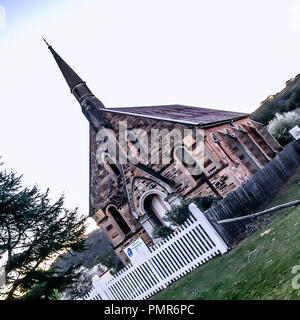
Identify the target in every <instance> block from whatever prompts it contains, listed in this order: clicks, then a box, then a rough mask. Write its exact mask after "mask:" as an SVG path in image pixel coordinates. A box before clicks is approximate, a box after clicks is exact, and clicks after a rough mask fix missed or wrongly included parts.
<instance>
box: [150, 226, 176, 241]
mask: <svg viewBox="0 0 300 320" xmlns="http://www.w3.org/2000/svg"><path fill="white" fill-rule="evenodd" d="M172 232H173V230H172V229H171V228H170V227H166V226H156V227H154V230H153V232H152V236H153V238H163V239H165V238H167V237H168V236H169V235H170V234H171V233H172Z"/></svg>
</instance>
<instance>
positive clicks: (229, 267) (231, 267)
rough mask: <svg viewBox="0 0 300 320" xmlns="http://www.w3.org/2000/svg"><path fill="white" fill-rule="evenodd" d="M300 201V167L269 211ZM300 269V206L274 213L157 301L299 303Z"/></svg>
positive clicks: (164, 292)
mask: <svg viewBox="0 0 300 320" xmlns="http://www.w3.org/2000/svg"><path fill="white" fill-rule="evenodd" d="M299 198H300V168H299V169H298V170H297V172H296V173H295V174H294V175H293V176H292V177H291V178H290V179H289V180H288V181H287V183H286V184H285V185H284V186H283V187H282V188H281V190H280V192H279V193H278V194H277V196H276V197H275V198H274V199H273V201H272V202H271V203H270V205H269V207H272V206H275V205H278V204H281V203H286V202H289V201H292V200H295V199H299ZM295 265H300V206H297V207H294V208H292V209H290V210H288V211H285V212H281V213H280V212H278V213H276V219H275V220H273V221H272V222H271V223H270V224H268V225H267V226H266V227H264V228H262V229H260V230H258V231H256V232H255V233H253V234H252V235H250V236H249V237H248V238H246V239H244V240H243V241H242V242H241V243H239V245H238V246H237V247H236V248H234V249H232V250H231V251H229V252H228V253H226V254H224V255H223V256H218V257H216V258H214V259H212V260H210V261H209V262H207V263H205V264H204V265H202V266H200V267H199V268H198V269H196V270H194V271H193V272H191V273H190V274H188V275H186V276H185V277H183V278H181V279H180V280H178V281H176V282H174V283H173V284H172V285H171V286H169V287H168V288H167V289H165V290H163V291H161V292H159V293H158V294H156V295H155V296H153V297H152V298H151V299H153V300H163V299H164V300H174V299H184V300H194V299H208V300H209V299H215V300H219V299H224V300H227V299H249V300H250V299H299V298H300V289H298V290H296V289H293V288H292V285H291V282H292V279H293V277H295V276H296V275H295V274H292V272H291V271H292V268H293V266H295Z"/></svg>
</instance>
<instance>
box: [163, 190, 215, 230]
mask: <svg viewBox="0 0 300 320" xmlns="http://www.w3.org/2000/svg"><path fill="white" fill-rule="evenodd" d="M219 200H220V198H216V197H213V196H207V197H195V198H193V199H188V200H183V201H182V202H181V204H180V205H178V206H173V207H172V208H171V210H170V211H169V212H168V213H167V214H166V217H165V218H164V220H166V221H168V222H170V223H171V224H172V225H182V224H183V223H184V222H185V221H186V220H187V219H188V218H189V216H190V214H191V213H190V210H189V205H190V204H191V203H195V204H196V205H197V206H198V208H199V209H200V210H201V211H206V210H208V209H209V208H210V207H211V206H212V205H213V204H214V203H215V202H217V201H219Z"/></svg>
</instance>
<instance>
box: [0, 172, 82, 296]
mask: <svg viewBox="0 0 300 320" xmlns="http://www.w3.org/2000/svg"><path fill="white" fill-rule="evenodd" d="M85 224H86V218H84V217H82V216H80V215H79V214H78V212H77V209H75V210H72V211H69V210H67V209H65V208H64V197H63V196H62V197H60V198H59V199H58V200H57V201H56V202H54V203H52V204H51V203H50V198H49V190H47V191H46V193H41V192H40V190H39V189H38V188H37V187H36V186H35V187H33V188H31V189H29V188H27V187H24V186H22V184H21V176H17V174H16V173H14V172H9V173H7V172H6V171H1V172H0V257H1V256H2V255H3V254H7V257H8V258H7V262H6V265H5V274H6V279H5V286H4V288H3V290H2V292H1V295H2V297H3V298H5V299H8V300H10V299H17V298H21V297H24V298H25V297H26V298H27V299H29V298H30V297H34V298H35V299H52V298H53V297H54V296H55V295H56V294H57V291H59V292H61V291H63V290H65V289H66V288H67V287H68V286H69V285H71V284H72V283H73V282H74V281H76V278H77V277H78V276H79V274H78V272H77V266H74V267H72V268H69V269H68V270H65V271H64V272H60V273H59V272H58V270H54V269H52V270H49V262H50V261H51V260H52V259H53V258H54V257H55V256H56V255H58V254H60V253H61V252H62V251H69V250H72V251H74V252H76V251H81V250H84V248H85V247H84V240H85ZM47 265H48V266H47ZM29 292H30V293H29Z"/></svg>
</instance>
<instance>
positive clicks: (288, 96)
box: [251, 75, 300, 125]
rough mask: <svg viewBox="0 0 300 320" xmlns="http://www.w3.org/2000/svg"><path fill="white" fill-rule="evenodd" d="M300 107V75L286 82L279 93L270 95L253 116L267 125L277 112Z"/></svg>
mask: <svg viewBox="0 0 300 320" xmlns="http://www.w3.org/2000/svg"><path fill="white" fill-rule="evenodd" d="M299 108H300V75H297V76H296V77H295V78H294V79H291V80H289V81H287V82H286V87H285V88H284V89H283V90H282V91H281V92H279V93H277V94H275V95H272V96H269V97H268V98H267V99H266V100H265V101H263V102H262V103H261V105H260V107H259V108H258V109H257V110H256V111H255V112H253V113H252V115H251V118H252V119H253V120H255V121H257V122H260V123H263V124H264V125H267V124H268V122H269V121H271V120H272V119H273V118H274V117H275V114H276V113H285V112H289V111H294V110H299Z"/></svg>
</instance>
